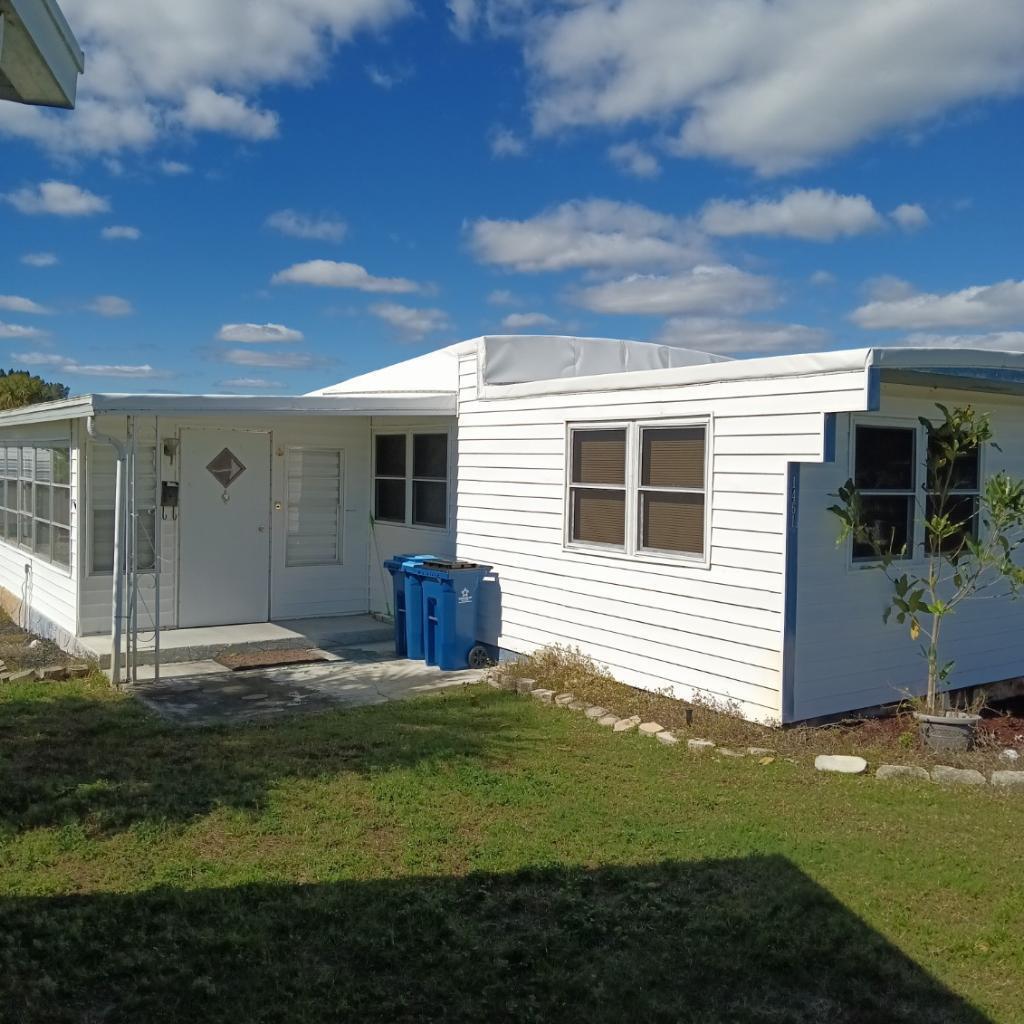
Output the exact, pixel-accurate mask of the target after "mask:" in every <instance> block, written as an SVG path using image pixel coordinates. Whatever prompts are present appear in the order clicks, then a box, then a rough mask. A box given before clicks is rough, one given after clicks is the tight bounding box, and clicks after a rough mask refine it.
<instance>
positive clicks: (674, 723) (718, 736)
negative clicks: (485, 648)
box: [492, 646, 1013, 773]
mask: <svg viewBox="0 0 1024 1024" xmlns="http://www.w3.org/2000/svg"><path fill="white" fill-rule="evenodd" d="M492 673H493V675H494V676H495V678H496V680H497V681H499V682H502V681H506V680H507V681H509V682H511V681H512V680H515V679H517V678H521V677H529V678H531V679H535V680H536V681H537V684H538V685H539V686H544V687H549V688H551V689H554V690H559V691H571V692H572V693H573V695H574V696H575V697H576V698H577V699H578V700H582V701H585V702H586V703H588V704H594V705H598V706H600V707H605V708H608V709H609V711H611V712H613V713H614V714H616V715H618V716H619V717H620V718H626V717H628V716H629V715H638V716H639V717H640V718H641V720H643V721H645V722H658V723H660V724H661V725H662V726H664V727H665V728H666V729H672V730H674V731H675V732H676V733H677V734H678V735H679V736H680V737H681V738H687V737H693V738H697V737H700V738H704V739H709V740H713V741H714V742H715V743H717V744H719V745H720V746H728V747H734V748H736V749H743V748H745V747H748V746H749V747H764V748H768V749H771V750H773V751H775V752H776V753H777V754H778V755H780V756H783V757H789V758H794V759H796V760H799V761H801V762H809V761H813V760H814V757H815V755H817V754H859V755H860V756H862V757H864V758H866V759H867V760H868V761H869V762H870V763H871V764H874V765H878V764H885V763H892V764H914V765H921V766H924V767H929V766H931V765H933V764H948V765H954V766H956V767H960V768H977V769H978V770H980V771H982V772H985V773H987V772H989V771H992V770H993V769H996V770H998V769H1002V768H1008V767H1010V768H1012V767H1013V766H1012V765H1011V764H1009V763H1008V762H1006V761H1005V760H1001V759H1000V756H999V754H1000V751H1001V750H1002V749H1004V747H1005V746H1006V743H1005V742H997V741H996V738H995V737H994V735H993V734H992V733H990V732H988V731H982V732H980V733H979V737H978V739H979V742H978V745H977V746H976V747H975V749H973V750H970V751H963V752H950V751H933V750H929V749H928V748H926V747H925V746H924V744H923V743H922V742H921V740H920V737H919V734H918V727H917V722H916V721H915V720H914V718H913V716H912V714H911V713H910V709H909V705H908V706H907V707H906V708H901V709H898V710H897V712H896V715H895V716H894V717H885V718H854V719H844V720H842V721H836V722H834V723H831V724H829V725H818V726H807V725H797V726H788V727H786V728H785V729H780V728H777V727H773V726H767V725H762V724H759V723H757V722H750V721H747V720H745V719H743V718H741V717H740V716H739V714H738V713H736V712H735V711H733V710H731V709H730V708H729V707H728V706H726V705H716V704H714V703H711V702H701V701H695V702H693V703H684V702H683V701H680V700H677V699H675V698H673V697H670V696H668V695H667V694H663V693H658V692H656V691H651V690H641V689H637V688H636V687H632V686H626V685H625V684H623V683H620V682H619V681H618V680H617V679H615V678H614V677H612V676H610V675H609V674H608V673H607V672H604V671H602V670H601V669H600V667H598V666H597V665H596V664H595V663H594V662H593V661H592V660H591V659H590V658H588V657H587V656H586V655H584V654H582V653H580V652H579V651H577V650H575V649H574V648H570V647H559V646H551V647H544V648H541V649H540V650H538V651H537V652H536V653H535V654H533V655H531V656H529V657H523V658H519V659H518V660H516V661H509V662H504V663H502V664H501V665H499V666H497V668H495V669H493V670H492ZM1008 720H1009V719H1007V721H1008ZM986 724H987V725H991V724H992V722H991V721H990V722H989V723H986Z"/></svg>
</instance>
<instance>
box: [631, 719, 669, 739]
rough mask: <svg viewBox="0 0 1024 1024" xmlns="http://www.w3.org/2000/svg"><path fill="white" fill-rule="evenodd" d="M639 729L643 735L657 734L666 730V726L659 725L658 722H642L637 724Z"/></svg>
mask: <svg viewBox="0 0 1024 1024" xmlns="http://www.w3.org/2000/svg"><path fill="white" fill-rule="evenodd" d="M637 731H638V732H639V733H640V735H641V736H657V735H658V733H659V732H664V731H665V727H664V726H663V725H658V723H657V722H641V723H640V725H638V726H637Z"/></svg>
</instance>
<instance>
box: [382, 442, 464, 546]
mask: <svg viewBox="0 0 1024 1024" xmlns="http://www.w3.org/2000/svg"><path fill="white" fill-rule="evenodd" d="M422 435H431V436H435V437H442V436H443V437H444V438H445V469H446V474H445V477H444V479H443V480H442V478H441V477H414V476H413V470H414V466H413V456H414V451H413V445H414V441H413V438H414V437H417V436H422ZM382 436H383V437H402V436H404V437H405V477H404V478H403V477H400V476H389V475H387V474H384V475H379V474H378V473H377V438H378V437H382ZM453 455H454V450H453V444H452V428H451V427H450V426H437V427H419V426H405V427H386V426H381V427H374V428H373V429H372V430H371V431H370V468H371V469H372V474H371V480H372V490H371V494H370V515H371V518H372V522H373V525H374V526H377V525H380V526H394V527H400V528H402V529H406V530H422V531H424V532H426V533H433V534H447V533H450V532H451V529H452V522H453V520H454V515H453V511H454V510H453V508H452V495H453V493H454V486H453V475H452V465H453V462H454V459H453ZM403 479H404V481H405V518H404V520H399V519H378V518H377V481H378V480H403ZM417 481H421V482H426V483H444V488H445V490H444V526H431V525H429V524H426V523H414V522H413V520H412V516H413V508H412V502H413V484H414V483H415V482H417Z"/></svg>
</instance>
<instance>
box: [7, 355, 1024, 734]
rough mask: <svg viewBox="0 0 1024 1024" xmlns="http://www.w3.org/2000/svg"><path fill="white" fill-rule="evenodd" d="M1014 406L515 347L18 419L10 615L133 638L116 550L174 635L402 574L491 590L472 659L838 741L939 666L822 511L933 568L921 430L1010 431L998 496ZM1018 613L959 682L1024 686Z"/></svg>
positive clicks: (996, 363)
mask: <svg viewBox="0 0 1024 1024" xmlns="http://www.w3.org/2000/svg"><path fill="white" fill-rule="evenodd" d="M1022 395H1024V356H1021V355H1017V354H1008V353H997V352H980V351H967V350H954V349H912V348H895V349H860V350H851V351H838V352H826V353H819V354H809V355H793V356H778V357H771V358H762V359H744V360H722V359H721V358H720V357H716V356H712V355H708V354H706V353H698V352H691V351H687V350H683V349H677V348H671V347H664V346H657V345H649V344H645V343H641V342H630V341H609V340H603V339H578V338H555V337H504V336H502V337H484V338H477V339H474V340H471V341H466V342H461V343H459V344H456V345H452V346H449V347H448V348H444V349H441V350H439V351H437V352H432V353H429V354H427V355H425V356H420V357H419V358H417V359H412V360H409V361H407V362H404V363H400V364H397V365H396V366H392V367H388V368H385V369H383V370H379V371H376V372H374V373H369V374H366V375H363V376H361V377H357V378H354V379H352V380H348V381H343V382H342V383H340V384H337V385H335V386H333V387H327V388H324V389H322V390H321V391H318V392H315V393H313V394H311V395H307V396H302V397H292V398H239V397H225V396H151V395H87V396H84V397H81V398H74V399H69V400H66V401H63V402H53V403H48V404H45V405H39V406H33V407H29V408H25V409H20V410H15V411H12V412H7V413H2V414H0V453H2V454H3V455H4V456H5V457H4V458H0V473H2V476H3V480H2V481H0V498H2V499H3V501H2V508H0V588H2V593H0V596H2V597H3V598H4V600H5V602H6V604H7V607H8V608H9V609H10V610H12V611H15V612H17V613H19V614H21V615H22V617H23V620H24V621H26V622H27V623H28V624H30V625H31V626H32V628H34V629H35V630H37V631H39V632H41V633H44V634H46V635H49V636H52V637H54V638H56V639H58V640H59V641H60V642H61V643H63V644H64V645H65V646H67V647H75V646H80V645H81V643H82V640H81V638H83V637H88V636H89V635H90V634H98V633H104V632H109V631H110V630H111V623H112V608H115V609H117V608H118V607H120V611H119V612H117V616H118V617H119V618H121V617H123V616H124V614H125V610H124V608H125V604H124V587H121V588H119V587H118V586H117V585H115V583H116V581H115V578H114V576H113V574H112V566H113V564H114V560H115V557H114V549H115V547H118V546H124V547H125V548H127V549H128V551H129V553H130V555H131V558H130V560H131V562H132V564H133V565H134V567H135V568H136V570H137V572H136V573H135V574H134V576H135V578H136V579H137V581H138V595H139V596H138V603H137V616H138V621H139V623H140V625H141V626H143V627H144V628H147V629H149V628H152V627H153V626H154V625H156V624H157V620H158V621H159V627H160V628H161V629H162V630H164V631H169V630H172V629H175V628H184V627H194V626H205V625H217V624H226V623H239V622H265V621H268V620H275V621H281V620H288V619H292V618H298V617H308V616H337V615H346V614H353V615H355V614H360V613H366V612H368V611H369V612H382V613H387V612H389V611H390V610H391V609H390V579H389V578H388V576H387V573H386V572H385V571H384V570H383V567H382V564H381V563H382V561H383V560H384V559H385V558H387V557H389V556H390V555H392V554H394V553H397V552H402V551H411V550H416V551H421V552H422V551H432V552H434V553H436V554H438V555H458V557H460V558H466V559H472V560H475V561H479V562H483V563H486V564H487V565H489V566H492V567H493V582H492V583H491V584H490V585H489V586H488V587H487V588H486V589H485V594H486V600H485V605H486V607H485V609H484V615H483V619H484V621H483V622H482V625H481V633H480V637H479V639H480V640H481V641H482V642H485V643H488V644H491V645H492V646H493V647H495V648H497V649H500V650H501V651H505V652H512V653H526V652H529V651H531V650H533V649H535V648H537V647H538V646H542V645H545V644H551V643H561V644H571V645H575V646H579V647H580V648H581V649H582V650H584V651H585V652H587V653H589V654H590V655H592V656H593V657H594V658H595V659H596V660H598V661H599V662H601V663H602V664H604V665H605V666H607V667H608V668H609V669H610V670H611V671H612V672H613V673H614V674H615V675H616V676H617V677H618V678H620V679H622V680H623V681H624V682H627V683H630V684H633V685H636V686H641V687H647V688H657V689H666V690H669V691H671V692H672V693H674V694H676V695H678V696H680V697H688V696H691V695H693V694H694V693H699V694H703V695H705V696H707V697H710V698H712V699H715V700H719V701H730V702H734V703H735V704H736V705H737V706H738V707H739V708H740V709H741V710H742V712H743V713H744V714H745V715H747V716H749V717H753V718H758V719H769V720H772V721H776V722H791V721H797V720H801V719H807V718H813V717H818V716H823V715H829V714H835V713H838V712H842V711H846V710H851V709H856V708H862V707H868V706H871V705H875V704H878V703H882V702H888V701H892V700H894V699H897V698H898V697H899V696H901V695H902V693H903V692H905V691H908V690H909V691H919V690H921V689H922V688H923V669H922V664H921V659H920V654H919V652H918V651H917V649H916V647H915V645H914V644H912V643H910V642H909V641H908V640H907V638H906V636H905V634H904V633H903V632H902V631H901V630H899V629H897V628H896V627H895V626H890V627H886V626H884V625H883V624H882V619H881V612H882V608H883V606H884V602H885V588H884V580H883V579H882V577H881V575H880V574H879V573H877V572H873V571H870V563H869V562H868V561H867V559H866V557H862V556H866V553H862V552H858V551H855V550H853V549H852V548H851V547H850V546H847V547H845V548H844V547H839V546H837V544H836V541H835V537H836V526H837V524H836V521H835V519H834V517H833V516H832V515H831V514H830V513H828V512H827V511H826V509H827V506H828V505H829V504H830V503H831V499H830V498H829V494H830V493H831V492H834V491H835V490H836V488H837V487H838V486H839V485H840V484H842V483H843V482H844V481H845V480H846V479H847V478H849V477H851V476H855V477H857V478H858V480H859V481H860V482H861V484H862V489H863V490H864V491H865V493H866V494H868V495H869V496H870V497H871V500H872V502H873V506H874V510H875V513H876V515H877V518H878V520H879V521H880V522H882V523H884V524H885V526H886V527H887V528H888V529H889V530H890V531H892V532H893V533H894V534H895V535H896V536H897V537H898V538H899V539H904V538H905V539H906V541H907V543H908V546H909V548H910V549H911V550H912V551H914V552H915V553H916V554H915V557H918V556H919V554H920V552H921V549H922V544H923V539H924V531H923V524H922V522H921V521H920V520H921V513H920V512H919V511H918V510H917V502H915V497H916V496H917V495H919V494H920V492H921V490H922V488H923V486H924V477H923V460H924V454H925V453H924V450H923V444H922V441H923V428H922V427H921V425H920V423H919V421H918V417H919V416H921V415H924V416H928V415H930V414H933V413H934V411H935V402H937V401H941V402H944V403H947V404H958V403H960V404H963V403H966V402H970V403H972V404H973V405H975V406H976V407H978V408H981V409H983V410H985V411H987V412H989V413H990V414H991V417H992V422H993V426H994V430H995V433H996V437H997V439H998V440H999V441H1000V443H1001V446H1002V451H1001V452H1000V451H996V450H995V449H992V450H990V451H986V452H985V453H984V454H983V455H982V457H981V461H980V465H978V467H977V486H978V487H979V488H980V487H981V486H982V483H983V480H984V478H985V477H986V476H988V475H989V474H991V473H992V472H995V471H997V470H999V469H1006V470H1007V471H1009V472H1010V473H1012V474H1015V475H1020V476H1024V403H1022V400H1021V396H1022ZM118 465H120V466H121V475H122V480H123V481H124V482H125V487H124V488H123V489H122V491H123V495H122V497H121V498H120V499H119V498H118V495H117V487H116V476H117V473H116V470H117V468H118ZM119 512H120V514H118V513H119ZM132 521H134V522H135V524H136V526H135V530H134V537H135V542H134V551H132V549H133V544H132V536H133V534H132V532H131V531H127V532H125V531H121V535H120V536H119V532H118V530H117V524H118V523H128V522H132ZM122 541H123V544H122ZM157 573H159V577H158V576H157ZM158 578H159V581H160V587H159V592H160V601H159V604H157V603H156V601H155V595H156V581H157V579H158ZM118 579H120V576H119V577H118ZM119 589H120V590H121V593H122V597H121V604H120V606H119V605H118V598H117V592H118V590H119ZM1022 610H1024V609H1022V607H1021V606H1018V605H1015V604H1014V603H1012V602H984V603H982V604H979V605H977V606H972V605H970V604H968V605H966V606H964V607H962V608H961V609H960V610H959V611H958V614H957V615H956V616H955V617H953V618H952V619H951V620H950V621H949V624H948V625H947V630H948V632H949V639H950V645H951V653H952V655H953V656H955V657H956V661H957V664H956V669H955V673H954V677H953V685H955V686H961V687H965V686H974V685H979V684H982V683H987V682H993V681H997V680H1003V679H1007V678H1012V677H1016V676H1019V675H1024V630H1022V629H1021V625H1022V624H1024V621H1022Z"/></svg>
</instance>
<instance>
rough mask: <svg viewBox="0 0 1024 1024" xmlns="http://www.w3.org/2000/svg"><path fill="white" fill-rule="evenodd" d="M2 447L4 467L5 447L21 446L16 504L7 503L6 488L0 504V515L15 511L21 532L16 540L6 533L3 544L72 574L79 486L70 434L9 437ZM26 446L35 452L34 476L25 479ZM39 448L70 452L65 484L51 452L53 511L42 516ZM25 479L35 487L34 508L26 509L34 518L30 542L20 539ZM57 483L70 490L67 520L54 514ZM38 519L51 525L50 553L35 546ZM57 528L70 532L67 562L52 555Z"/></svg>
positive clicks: (64, 573)
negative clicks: (58, 479) (59, 478)
mask: <svg viewBox="0 0 1024 1024" xmlns="http://www.w3.org/2000/svg"><path fill="white" fill-rule="evenodd" d="M2 447H3V448H4V461H5V467H6V459H7V455H6V449H7V448H17V449H18V475H17V479H16V481H15V482H16V483H17V491H18V502H17V507H12V506H11V505H10V504H9V503H7V498H6V491H5V498H4V502H5V503H4V504H3V505H0V509H2V510H3V511H2V512H0V515H4V516H5V517H6V513H7V511H8V510H9V511H13V512H14V513H15V515H16V520H15V521H16V524H17V531H18V533H17V537H16V539H15V540H13V541H11V540H10V539H8V538H7V537H3V536H0V544H5V545H6V546H7V547H9V548H10V549H11V550H12V551H15V552H17V553H18V554H19V555H23V556H25V557H27V558H32V559H38V560H39V561H40V562H43V563H45V564H46V565H49V566H51V567H52V568H53V570H54V572H57V573H60V574H62V575H64V576H68V577H69V578H70V577H71V576H72V575H73V573H74V563H75V555H76V545H75V541H74V520H75V516H76V514H77V506H76V495H75V490H76V488H75V472H76V469H75V465H74V452H75V445H74V444H73V443H72V441H71V440H70V438H69V439H66V440H63V439H62V440H54V441H46V440H30V439H26V440H15V439H12V440H11V441H10V443H6V442H5V443H4V444H3V446H2ZM25 448H31V449H32V451H33V455H32V476H31V479H26V478H25V477H24V475H23V473H22V468H23V465H24V463H23V458H22V451H23V449H25ZM40 448H43V449H46V450H48V451H54V450H55V449H58V448H59V449H62V450H64V451H66V452H67V453H68V482H67V483H66V484H62V483H56V482H55V481H54V480H53V461H52V456H51V463H50V465H51V469H50V477H51V479H50V480H49V481H48V482H46V484H45V485H44V486H46V487H48V488H49V490H50V514H49V516H47V517H46V518H43V517H42V516H38V515H36V507H37V506H36V501H37V498H36V487H37V486H39V485H38V484H37V482H36V458H35V452H36V450H38V449H40ZM3 479H4V481H5V482H7V483H10V482H12V481H11V479H10V478H9V477H7V476H6V475H5V476H4V477H3ZM26 483H27V484H29V485H30V486H31V487H32V502H31V508H30V510H29V512H28V513H27V518H28V519H30V520H31V522H32V531H31V540H30V542H29V543H28V544H25V543H23V542H22V539H21V536H22V534H21V521H22V519H23V518H26V513H25V512H24V511H23V510H22V507H21V506H22V502H23V500H24V494H25V491H24V484H26ZM55 487H58V488H61V489H63V490H65V491H67V494H68V521H67V523H66V524H64V523H58V522H57V521H56V520H55V519H54V518H53V489H54V488H55ZM36 523H43V524H45V525H46V526H48V527H49V529H50V544H49V554H43V553H42V552H39V551H36V550H35V546H36ZM55 530H64V531H65V532H66V533H67V535H68V561H67V564H66V565H65V564H64V563H63V562H60V561H57V560H56V559H55V558H54V557H53V533H54V531H55Z"/></svg>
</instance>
